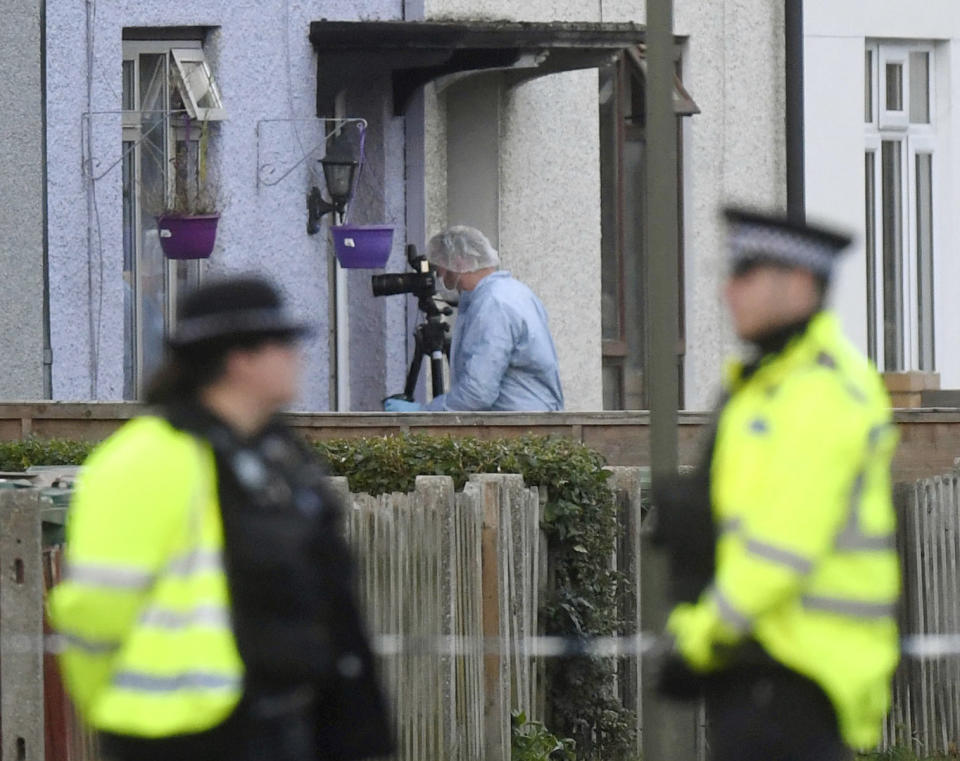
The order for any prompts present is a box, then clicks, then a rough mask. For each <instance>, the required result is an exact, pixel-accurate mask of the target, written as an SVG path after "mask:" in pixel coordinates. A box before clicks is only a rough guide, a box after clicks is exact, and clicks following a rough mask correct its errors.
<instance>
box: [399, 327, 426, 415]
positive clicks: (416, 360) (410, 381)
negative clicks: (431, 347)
mask: <svg viewBox="0 0 960 761" xmlns="http://www.w3.org/2000/svg"><path fill="white" fill-rule="evenodd" d="M413 337H414V343H415V345H416V348H415V350H414V354H413V359H412V360H411V361H410V369H409V370H408V371H407V382H406V385H404V387H403V395H404V397H405V398H406V400H407V401H408V402H412V401H413V392H414V391H416V388H417V378H418V377H419V376H420V365H421V364H422V363H423V341H422V340H421V337H420V328H419V327H418V328H417V330H416V331H415V332H414V336H413Z"/></svg>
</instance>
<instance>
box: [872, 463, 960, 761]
mask: <svg viewBox="0 0 960 761" xmlns="http://www.w3.org/2000/svg"><path fill="white" fill-rule="evenodd" d="M895 501H896V505H897V514H898V520H899V531H898V539H897V544H898V550H899V554H900V559H901V563H902V568H903V594H902V597H901V604H900V629H901V631H902V632H904V633H909V634H956V633H960V472H957V471H954V472H953V473H950V474H948V475H944V476H938V477H935V478H927V479H923V480H921V481H916V482H915V483H913V484H909V485H901V486H898V488H897V490H896V495H895ZM883 746H884V748H893V747H909V748H912V749H913V750H914V751H915V752H916V753H917V755H918V756H920V757H923V758H926V757H928V756H934V755H937V754H944V755H946V754H956V753H957V749H958V748H960V657H957V656H956V655H952V656H945V657H943V658H938V659H930V660H912V659H905V660H904V661H903V662H902V663H901V664H900V668H899V669H898V670H897V674H896V676H895V678H894V684H893V707H892V709H891V711H890V714H889V715H888V716H887V720H886V722H885V725H884V733H883Z"/></svg>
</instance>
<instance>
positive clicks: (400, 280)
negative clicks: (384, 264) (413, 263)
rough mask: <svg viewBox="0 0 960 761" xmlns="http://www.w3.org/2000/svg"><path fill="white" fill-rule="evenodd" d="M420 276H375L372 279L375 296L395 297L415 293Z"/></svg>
mask: <svg viewBox="0 0 960 761" xmlns="http://www.w3.org/2000/svg"><path fill="white" fill-rule="evenodd" d="M419 278H420V276H419V275H418V274H417V273H416V272H404V273H402V274H399V275H398V274H388V275H374V276H373V277H371V278H370V284H371V285H372V286H373V295H374V296H394V295H396V294H398V293H413V292H414V291H415V290H416V288H417V285H418V282H419Z"/></svg>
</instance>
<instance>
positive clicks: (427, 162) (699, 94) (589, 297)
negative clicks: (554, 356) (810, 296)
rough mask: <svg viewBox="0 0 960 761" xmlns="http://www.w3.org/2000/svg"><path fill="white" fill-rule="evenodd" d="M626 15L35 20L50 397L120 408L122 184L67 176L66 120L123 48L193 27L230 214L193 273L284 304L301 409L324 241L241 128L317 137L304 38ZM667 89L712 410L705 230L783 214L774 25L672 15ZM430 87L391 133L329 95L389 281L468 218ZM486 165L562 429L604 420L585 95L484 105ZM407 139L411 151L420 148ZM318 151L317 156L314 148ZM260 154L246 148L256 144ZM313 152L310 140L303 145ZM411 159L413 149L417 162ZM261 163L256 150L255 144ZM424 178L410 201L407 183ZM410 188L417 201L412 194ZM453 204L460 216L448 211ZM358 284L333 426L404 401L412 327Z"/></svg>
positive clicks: (689, 333)
mask: <svg viewBox="0 0 960 761" xmlns="http://www.w3.org/2000/svg"><path fill="white" fill-rule="evenodd" d="M644 15H645V9H644V5H643V3H642V2H639V1H638V0H618V1H616V2H611V0H599V1H598V2H596V3H589V4H586V3H583V2H580V1H579V0H562V1H561V0H533V1H531V2H529V3H524V4H519V3H515V2H512V1H508V0H446V1H445V2H440V1H439V0H366V1H365V2H363V3H356V2H347V1H346V0H325V1H324V2H303V1H302V0H268V1H266V2H256V3H255V2H249V1H245V2H241V1H240V0H200V1H198V2H194V3H190V4H181V5H170V4H168V3H163V2H160V0H88V2H86V3H75V2H70V1H68V0H48V2H47V71H48V73H47V81H48V90H47V95H48V111H47V124H48V127H47V137H48V144H49V184H48V191H49V218H50V220H51V222H50V225H49V238H50V241H49V255H50V282H51V333H52V346H53V363H54V364H53V395H54V398H55V399H60V400H73V399H99V400H115V399H119V398H120V397H121V394H122V387H123V354H124V343H123V342H124V335H123V312H122V308H123V306H122V305H123V287H124V286H123V277H122V240H121V223H122V213H121V209H122V204H121V195H122V187H121V176H120V171H119V169H114V170H113V171H112V172H109V173H107V174H105V175H104V176H103V178H101V179H99V180H98V181H97V182H96V183H95V184H94V187H95V194H94V193H92V192H90V191H91V185H90V183H89V182H88V181H87V180H86V179H85V177H84V174H83V171H82V166H81V163H82V156H83V153H82V150H81V120H82V116H83V114H84V113H86V112H92V111H109V110H115V109H119V108H120V106H121V103H120V92H121V89H122V83H121V65H120V62H121V60H122V30H123V28H124V27H151V26H156V27H171V26H209V27H213V28H214V30H215V31H214V32H213V33H212V34H211V35H210V37H209V38H208V40H207V44H206V51H207V54H208V56H209V58H210V59H211V62H212V66H213V69H214V71H215V74H216V76H217V78H218V82H219V84H220V88H221V91H222V94H223V98H224V104H225V107H226V108H227V110H228V114H229V117H228V120H227V121H225V122H224V123H223V124H222V125H220V127H219V132H218V134H217V135H216V144H215V152H216V155H215V156H214V162H215V163H216V166H217V167H218V169H219V172H220V174H221V176H222V177H223V178H224V180H223V185H224V190H225V195H226V197H227V199H228V205H227V207H226V209H225V210H224V213H223V217H222V219H221V226H220V230H219V233H218V243H217V248H216V250H215V251H214V254H213V256H212V257H211V259H210V260H209V262H208V263H207V264H206V265H205V266H206V272H207V273H219V272H228V271H243V270H250V269H260V270H263V271H266V272H268V273H269V274H270V275H271V276H273V277H274V278H276V280H277V281H278V282H279V283H280V284H281V285H282V286H283V288H284V290H285V292H286V293H287V295H288V297H289V298H290V300H291V302H292V304H293V306H294V308H295V309H296V310H298V311H299V312H300V313H302V314H305V315H307V316H309V317H310V319H311V320H312V321H313V322H314V323H315V325H316V326H317V328H318V330H317V333H316V336H315V337H314V338H313V339H312V340H311V341H310V342H309V344H308V346H307V363H308V365H307V373H306V387H305V391H304V395H303V398H302V399H301V400H300V401H299V403H298V405H297V407H298V408H299V409H311V410H325V409H330V407H331V395H330V388H331V384H330V351H329V349H328V346H329V334H328V328H329V324H328V307H327V305H328V303H329V297H330V284H329V283H328V282H327V257H328V256H329V255H330V254H329V252H328V250H327V243H326V240H327V235H326V230H325V229H324V231H323V232H321V234H319V235H317V236H315V237H308V236H307V235H306V234H305V232H304V226H305V207H304V197H305V193H306V191H307V189H308V187H309V185H310V179H309V175H308V172H307V169H306V167H300V168H299V169H297V170H295V171H294V172H293V174H291V176H290V177H288V178H287V179H286V180H284V181H283V182H282V183H280V184H279V185H276V186H274V187H264V186H263V185H261V186H260V187H259V188H258V186H257V181H256V178H257V171H258V167H257V135H256V125H257V122H258V121H260V120H263V119H284V118H298V119H306V120H309V119H310V118H311V117H313V116H315V85H316V76H317V72H316V64H315V60H316V59H315V55H314V52H313V50H312V49H311V46H310V43H309V41H308V38H307V34H308V30H309V23H310V22H311V21H316V20H320V19H323V18H326V19H330V20H377V19H379V20H400V19H404V18H406V19H408V20H416V19H422V18H427V19H460V20H462V19H515V20H537V21H544V20H570V21H572V20H579V21H605V22H608V21H636V22H641V23H642V22H643V19H644ZM676 30H677V33H678V34H680V35H684V36H686V37H687V41H686V43H685V45H684V50H683V53H684V57H683V67H684V82H685V84H686V86H687V88H688V89H689V90H690V92H691V93H692V94H693V96H694V97H695V99H696V100H697V102H698V104H699V106H700V107H701V109H702V113H701V114H700V115H699V116H696V117H693V118H692V119H688V120H685V125H684V167H685V196H684V227H685V263H684V267H685V275H686V279H685V282H686V293H685V301H686V314H685V321H686V339H687V341H686V363H685V367H686V376H685V377H686V406H687V407H688V408H691V409H696V408H704V407H706V406H708V405H709V403H710V400H711V398H712V396H713V393H714V389H715V386H716V379H717V378H718V377H719V368H720V364H721V360H722V357H723V355H724V354H725V353H726V351H727V350H728V349H729V348H730V346H731V344H732V341H731V339H730V332H729V329H728V327H727V326H726V321H725V317H724V312H723V309H722V305H721V302H720V298H719V283H720V277H721V274H722V272H723V256H724V254H723V246H722V238H721V232H722V231H721V226H720V223H719V220H718V217H717V209H718V207H719V206H720V205H722V204H723V203H726V202H730V201H734V202H743V203H752V204H756V205H761V206H765V207H768V208H770V207H782V205H783V203H784V195H785V194H784V175H785V172H784V130H783V124H782V114H783V85H782V81H783V75H782V71H783V52H782V51H783V45H782V40H783V19H782V7H781V4H780V3H770V2H769V0H718V1H717V2H711V3H702V2H699V0H678V2H677V10H676ZM443 100H444V99H443V98H442V97H438V96H437V95H436V93H435V92H434V91H433V89H432V87H428V88H427V90H426V92H425V93H424V95H423V98H422V102H421V103H420V104H419V106H418V107H416V108H413V109H411V111H410V113H409V114H408V116H407V117H406V118H398V117H393V116H392V111H391V103H390V96H389V82H387V81H384V82H383V83H382V87H380V88H375V89H374V90H368V91H366V92H363V93H351V92H349V91H348V95H347V103H346V111H347V113H348V115H350V116H362V117H364V118H367V119H368V120H369V121H370V124H371V129H370V133H369V135H368V139H367V158H368V160H369V164H368V168H367V171H366V172H365V174H364V179H363V185H362V187H361V191H360V193H359V198H358V202H357V206H356V216H355V217H354V221H358V222H363V221H367V222H386V223H390V224H394V225H396V227H397V234H396V236H395V242H394V251H393V254H392V255H391V259H390V262H389V264H388V270H391V271H402V270H404V269H405V266H406V265H405V261H404V258H403V244H404V243H405V242H406V241H407V240H408V239H409V240H410V241H411V242H415V243H422V242H423V240H424V237H425V236H426V235H428V234H431V233H433V232H435V231H437V230H438V229H439V228H440V227H442V226H443V225H444V224H446V223H447V222H450V223H453V222H469V221H470V220H469V219H464V218H461V217H460V216H459V213H458V215H456V218H450V217H451V216H453V215H451V214H450V213H449V212H450V210H451V209H454V208H455V209H463V208H467V209H469V200H470V199H469V197H467V198H466V200H464V198H463V197H462V196H463V193H462V188H461V189H459V190H458V191H457V192H458V193H460V197H459V198H458V199H452V198H448V193H447V178H448V176H449V175H448V167H447V156H448V147H449V146H448V140H449V136H448V135H447V127H448V126H449V125H448V123H447V120H446V118H445V114H444V110H443V109H444V104H443ZM497 108H498V113H499V120H498V125H499V126H498V130H499V136H498V137H499V150H498V162H499V163H498V164H497V167H496V173H495V177H496V180H497V182H498V183H499V185H498V194H497V206H496V209H495V215H496V219H497V229H496V231H495V234H494V237H495V238H497V243H498V247H499V249H500V251H501V255H502V258H503V261H504V265H505V267H507V268H508V269H511V270H512V271H513V272H514V273H515V274H516V275H517V276H518V277H520V278H521V279H523V280H525V281H526V282H527V283H528V284H529V285H530V286H531V287H532V288H533V289H534V291H536V292H537V293H538V294H539V295H540V297H541V298H542V299H543V301H544V303H545V305H546V307H547V310H548V312H549V314H550V318H551V327H552V330H553V334H554V337H555V340H556V343H557V349H558V354H559V356H560V363H561V376H562V380H563V383H564V390H565V393H566V398H567V408H568V409H570V410H588V409H599V408H600V407H601V398H602V397H601V372H600V370H601V353H600V308H599V307H600V209H599V195H600V194H599V167H598V157H599V154H598V108H597V74H596V71H595V70H588V71H581V72H572V73H569V74H561V75H555V76H551V77H547V78H544V79H540V80H535V81H533V82H530V83H527V84H524V85H522V86H519V87H516V88H514V89H511V90H508V91H505V92H503V93H502V95H501V97H500V98H499V100H498V101H497ZM93 124H94V128H93V130H92V133H91V139H92V143H93V155H94V157H95V158H96V159H97V161H98V162H99V164H98V165H99V167H101V169H105V168H106V167H107V166H108V165H109V164H110V163H112V162H113V161H115V160H116V159H117V158H119V152H120V145H121V139H120V134H119V129H117V128H109V125H108V127H107V128H100V129H98V128H97V126H96V120H95V119H94V120H93ZM309 129H310V127H309V126H307V127H302V128H301V130H297V131H295V130H293V129H292V128H291V127H289V126H286V127H284V126H283V124H282V123H279V122H278V123H275V128H274V129H273V132H271V133H270V137H269V146H268V148H269V151H270V153H271V155H273V156H277V157H281V159H282V160H283V161H289V164H292V163H294V162H295V161H297V160H299V158H300V156H302V153H303V150H302V147H301V146H302V145H303V144H309V140H310V133H309ZM420 136H422V137H420ZM314 137H315V138H317V136H316V135H314ZM264 139H265V138H264V137H263V136H261V141H263V140H264ZM317 139H318V138H317ZM418 141H419V142H418ZM261 147H263V144H261ZM418 177H421V178H422V179H421V180H418ZM418 182H419V183H420V186H419V187H415V186H416V185H417V183H418ZM457 204H459V206H458V205H457ZM369 274H370V273H369V272H366V271H361V272H356V273H351V274H350V275H349V277H348V280H349V286H348V289H349V336H350V371H351V372H350V408H351V409H354V410H372V409H378V408H379V400H380V398H381V397H383V396H385V395H387V394H389V393H394V392H396V391H399V390H400V389H401V388H402V385H403V380H404V375H405V372H406V366H407V362H408V359H409V332H410V328H411V327H412V325H413V324H414V323H415V320H416V310H415V307H414V305H413V304H412V303H410V302H409V301H408V300H407V299H404V298H402V297H391V298H380V299H374V298H373V297H372V296H371V295H370V291H369Z"/></svg>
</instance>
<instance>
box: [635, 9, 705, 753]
mask: <svg viewBox="0 0 960 761" xmlns="http://www.w3.org/2000/svg"><path fill="white" fill-rule="evenodd" d="M675 71H676V69H675V61H674V38H673V0H649V2H648V3H647V93H646V97H647V151H646V155H647V173H646V183H647V186H646V193H645V196H646V203H647V213H646V220H647V225H646V236H647V247H646V250H647V252H648V267H647V271H648V277H647V294H646V296H647V304H648V306H649V311H648V315H649V320H650V325H649V329H650V354H649V362H650V373H649V378H650V385H649V394H648V399H649V400H650V465H651V471H652V473H651V475H652V477H653V481H654V483H655V484H656V483H657V482H658V481H659V480H660V479H663V478H666V477H669V476H672V475H673V474H675V473H676V471H677V407H678V405H679V398H680V396H679V392H680V390H679V372H678V367H677V359H678V353H677V349H678V346H679V274H678V269H679V245H678V243H679V241H678V236H679V224H678V222H679V220H678V218H677V214H678V203H677V198H678V192H677V188H678V177H677V150H678V148H677V117H676V115H675V114H674V110H673V82H674V75H675ZM641 562H642V569H641V579H642V590H641V601H642V613H641V615H642V617H643V620H644V628H646V629H653V630H655V631H662V629H663V626H664V624H665V622H666V617H667V614H668V612H669V607H670V600H669V596H668V594H667V574H668V567H667V562H666V558H665V557H664V556H663V553H662V552H661V551H659V550H656V549H654V548H652V547H646V548H644V551H643V555H642V561H641ZM650 666H651V664H650V663H649V661H647V662H645V663H644V664H643V670H642V674H643V688H644V694H643V701H642V708H643V738H642V746H643V757H644V758H645V759H651V761H690V760H691V759H695V758H696V757H697V755H696V739H695V738H696V718H695V712H694V709H693V708H691V707H689V706H686V705H679V704H671V703H665V702H664V701H663V700H661V699H658V697H657V696H656V694H655V693H654V692H653V690H652V688H653V686H654V685H653V677H654V674H653V673H652V672H651V668H650Z"/></svg>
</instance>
